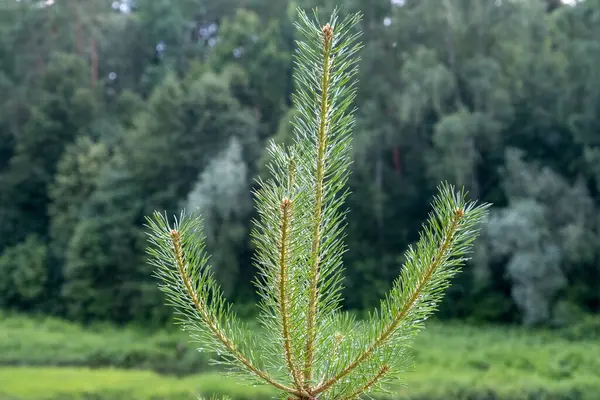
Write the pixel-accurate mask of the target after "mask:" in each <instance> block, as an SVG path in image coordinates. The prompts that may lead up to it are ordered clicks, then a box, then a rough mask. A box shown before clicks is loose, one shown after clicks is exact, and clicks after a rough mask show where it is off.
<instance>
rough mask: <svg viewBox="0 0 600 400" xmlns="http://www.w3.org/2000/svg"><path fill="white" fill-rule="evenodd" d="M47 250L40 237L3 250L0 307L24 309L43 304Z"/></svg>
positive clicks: (0, 260) (33, 237)
mask: <svg viewBox="0 0 600 400" xmlns="http://www.w3.org/2000/svg"><path fill="white" fill-rule="evenodd" d="M47 256H48V249H47V247H46V245H45V243H44V242H43V241H42V240H41V239H40V238H39V236H37V235H30V236H28V237H27V239H25V241H24V242H22V243H19V244H17V245H15V246H12V247H9V248H7V249H6V250H4V253H2V256H0V275H1V276H2V279H0V304H2V305H3V306H4V307H11V308H12V307H14V308H18V309H22V310H28V309H31V308H33V307H34V306H35V305H36V304H38V303H44V298H43V295H44V294H45V292H46V283H47V279H48V267H47Z"/></svg>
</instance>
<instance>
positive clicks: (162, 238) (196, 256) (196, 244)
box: [147, 213, 300, 394]
mask: <svg viewBox="0 0 600 400" xmlns="http://www.w3.org/2000/svg"><path fill="white" fill-rule="evenodd" d="M147 222H148V225H147V226H148V227H149V228H150V230H151V234H150V239H149V240H150V242H151V243H152V244H153V245H154V247H150V248H149V249H148V253H149V254H150V256H152V259H151V263H153V264H154V265H155V266H157V267H158V272H157V275H158V277H159V278H160V279H163V280H165V282H169V283H171V284H173V283H175V285H176V287H175V288H174V287H172V286H171V285H169V284H164V285H162V286H161V289H162V291H163V292H165V294H166V295H167V298H168V300H169V301H170V303H171V304H172V305H174V306H175V307H176V308H177V309H178V311H179V313H180V315H183V316H184V318H183V320H182V321H181V322H183V323H184V324H185V325H187V328H188V330H192V331H194V330H195V331H196V332H198V333H199V334H200V335H201V336H203V338H204V339H209V340H210V341H209V342H208V343H210V342H212V344H213V346H214V348H215V349H216V350H217V351H218V352H220V350H224V351H225V352H226V354H228V355H229V356H230V357H232V358H233V359H234V360H235V361H236V362H237V363H239V364H241V365H242V366H244V367H245V369H246V370H247V371H249V372H250V373H252V374H253V375H255V376H256V377H258V378H260V379H262V380H264V381H265V382H266V383H268V384H270V385H272V386H274V387H276V388H278V389H280V390H283V391H285V392H287V393H292V394H300V392H298V391H296V390H294V389H293V388H290V387H287V386H285V385H283V384H281V383H279V382H277V381H275V379H273V378H272V377H271V376H269V374H267V373H266V372H264V371H262V370H260V369H259V368H257V367H256V366H255V365H254V364H253V363H252V361H251V360H250V359H248V358H247V357H246V356H244V355H243V354H242V352H241V351H240V350H239V349H238V347H237V345H236V344H235V343H234V341H233V340H232V339H231V338H230V337H229V335H228V334H227V332H226V330H225V329H224V327H223V326H222V321H225V323H229V324H232V323H234V322H235V320H236V318H235V316H234V315H232V314H231V313H230V307H229V306H228V305H225V300H224V299H223V297H222V295H221V292H220V289H219V288H218V287H217V285H216V282H215V281H214V279H213V277H212V274H211V272H210V270H209V269H208V267H207V261H208V258H207V256H206V254H205V252H204V246H203V241H204V240H203V237H202V236H201V235H202V231H201V225H200V219H199V218H191V219H189V218H187V217H186V216H185V214H183V213H182V215H181V217H180V219H179V221H178V222H176V225H175V227H174V228H173V229H171V228H170V227H169V224H168V221H167V219H166V217H164V216H163V215H161V214H160V213H155V214H154V219H153V220H152V219H150V218H148V219H147ZM188 246H189V247H190V257H189V258H186V254H185V251H184V247H188ZM172 267H174V268H172ZM165 278H166V279H165ZM198 290H200V295H199V294H198ZM209 299H211V300H212V302H211V303H210V304H209ZM190 311H192V313H191V315H190ZM190 316H193V317H196V318H190ZM195 319H198V320H200V321H202V325H197V324H196V323H195V322H196V321H195Z"/></svg>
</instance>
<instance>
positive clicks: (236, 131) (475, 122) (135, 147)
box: [0, 0, 600, 324]
mask: <svg viewBox="0 0 600 400" xmlns="http://www.w3.org/2000/svg"><path fill="white" fill-rule="evenodd" d="M296 6H300V7H302V8H305V9H310V8H314V7H319V9H320V10H323V11H324V12H323V14H324V15H326V14H328V12H329V11H331V10H332V9H333V8H334V7H335V6H340V7H341V11H342V13H348V12H354V11H358V10H360V11H362V12H363V14H364V19H363V21H362V23H361V26H360V29H361V30H362V31H363V32H364V35H363V42H364V45H365V47H364V49H363V50H362V51H361V62H360V75H359V80H360V84H359V90H358V98H357V107H358V112H357V123H356V128H355V133H354V137H355V140H354V151H353V165H352V175H351V178H350V187H351V190H352V194H351V196H350V197H349V201H348V206H349V208H350V212H349V214H348V224H349V225H348V228H347V238H346V242H347V244H348V248H349V249H350V250H349V251H348V252H347V253H346V254H345V263H346V264H345V265H346V271H345V272H344V274H345V276H346V280H345V282H344V284H345V287H346V291H347V295H346V296H345V297H346V299H347V300H346V303H345V306H346V307H348V308H349V309H355V310H366V309H369V308H371V307H373V306H375V305H377V304H376V303H377V302H378V301H379V299H380V298H381V296H382V294H384V293H386V292H387V290H388V289H389V288H390V286H391V284H392V280H393V279H394V278H395V277H396V276H397V275H398V273H399V269H400V266H401V264H402V261H403V254H404V251H405V249H406V248H407V246H408V245H410V244H411V243H414V242H416V240H417V239H418V237H417V232H418V231H419V228H420V224H421V222H422V221H423V220H424V219H425V218H426V216H427V213H428V212H429V210H430V207H429V202H430V201H431V196H432V194H433V193H434V190H435V187H436V185H437V184H438V183H439V182H440V181H441V180H448V181H450V182H452V183H454V184H457V185H464V186H465V187H466V188H467V189H468V190H469V191H470V193H471V197H474V198H479V199H481V200H482V201H486V202H491V203H493V204H494V207H493V209H492V211H491V215H490V219H489V221H488V222H487V223H486V224H485V226H484V227H483V232H482V237H481V238H480V239H479V240H478V242H477V246H476V254H475V257H474V258H473V259H472V260H471V262H470V263H469V264H468V266H467V267H466V268H465V271H464V272H463V273H462V274H461V275H460V276H459V277H458V278H457V279H456V280H455V281H454V284H453V286H452V287H451V288H450V291H449V294H448V296H447V298H446V301H445V302H444V304H443V305H442V307H441V310H440V313H439V315H440V316H442V317H445V318H470V319H475V320H480V321H495V322H517V323H521V322H523V323H526V324H560V323H566V322H568V320H569V318H573V316H574V315H578V313H585V312H592V313H594V312H598V310H600V237H599V235H600V217H599V215H600V212H599V211H600V197H599V189H600V117H599V116H598V115H599V114H600V113H599V112H598V111H600V73H599V72H598V68H597V65H598V63H600V39H599V38H600V25H599V24H598V21H599V20H600V1H599V0H585V1H579V2H576V3H575V4H570V5H566V4H561V3H560V2H557V1H542V0H528V1H518V2H514V1H498V0H485V1H481V0H444V1H439V0H392V1H390V0H370V1H366V0H344V1H330V0H325V1H316V0H299V1H295V2H292V1H278V2H275V3H274V2H272V1H269V0H246V1H243V0H226V1H219V2H216V1H210V0H179V1H170V0H137V1H131V0H129V1H127V0H121V1H114V2H112V3H111V2H106V1H103V0H88V1H78V0H55V1H53V2H52V1H37V0H36V1H34V0H21V1H16V0H14V1H12V0H7V1H4V2H2V4H1V5H0V92H1V93H2V94H3V96H1V97H0V274H1V276H2V279H0V306H1V307H4V308H8V309H15V310H19V311H24V312H41V313H53V314H58V315H62V316H65V317H67V318H70V319H74V320H79V321H90V320H98V319H101V320H111V321H116V322H128V321H133V320H136V321H143V322H161V321H164V320H165V319H167V318H169V314H168V311H167V309H166V308H165V307H164V305H163V303H164V298H163V297H162V295H161V294H160V292H159V291H158V289H157V287H156V281H155V279H154V278H153V277H152V268H151V267H150V266H149V265H148V264H147V263H146V256H145V253H144V248H145V246H146V237H145V233H144V226H143V224H144V217H145V216H147V215H150V214H151V213H152V212H153V211H154V210H161V211H164V212H166V213H167V214H170V215H173V214H178V213H179V211H180V209H182V208H185V209H196V208H200V209H201V211H202V214H203V215H204V219H205V225H206V234H207V245H208V247H209V249H210V251H211V253H212V254H213V257H212V264H213V265H214V268H215V272H216V276H217V277H218V279H219V280H220V282H222V284H223V288H224V291H225V294H226V295H227V296H228V297H229V298H231V299H232V300H234V301H235V302H236V304H237V305H238V307H239V309H240V311H241V312H242V313H244V312H252V310H251V309H248V307H246V306H244V305H245V304H247V303H254V301H255V294H254V288H253V286H252V283H251V281H252V280H253V277H254V275H255V273H256V271H255V269H254V267H253V266H252V254H253V251H254V249H253V248H252V243H251V241H250V239H249V238H250V235H249V233H250V232H249V231H250V229H251V223H250V221H251V220H252V218H254V217H255V215H254V211H253V207H252V201H253V199H252V189H253V188H254V187H255V183H254V179H255V178H256V177H257V176H259V175H260V176H265V175H266V174H268V173H269V171H268V170H267V169H266V167H265V165H266V164H267V161H268V153H267V152H265V150H264V149H265V147H266V146H267V144H268V142H269V141H270V140H275V141H276V142H278V143H289V141H290V140H291V137H292V135H291V124H290V120H291V118H292V117H293V111H292V109H291V97H290V93H291V91H292V80H291V71H292V67H293V63H294V60H293V56H292V53H293V50H294V47H295V43H294V40H295V37H294V35H295V33H294V27H293V22H292V21H294V19H295V16H294V10H295V8H296Z"/></svg>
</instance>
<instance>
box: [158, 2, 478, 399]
mask: <svg viewBox="0 0 600 400" xmlns="http://www.w3.org/2000/svg"><path fill="white" fill-rule="evenodd" d="M315 16H316V17H317V20H318V15H316V13H315ZM359 21H360V15H359V14H355V15H350V16H348V17H347V18H346V19H344V20H338V15H337V12H336V11H334V12H333V14H332V16H331V19H330V21H329V22H328V23H327V24H326V25H324V26H319V25H318V22H314V21H311V20H310V19H308V17H307V15H306V14H305V13H304V12H302V11H299V22H298V24H297V29H298V32H299V34H300V37H301V39H300V40H299V41H298V50H297V53H296V69H295V84H296V92H295V93H294V106H295V108H296V111H297V114H296V117H295V119H294V121H293V122H292V125H293V127H294V130H293V131H294V134H295V140H294V143H293V145H291V146H288V147H287V148H282V147H281V146H278V145H276V144H275V143H272V145H271V147H270V149H269V151H270V153H271V157H272V161H271V163H270V164H269V170H270V171H271V173H272V176H271V177H270V178H269V179H268V180H261V179H259V180H258V189H257V190H256V203H257V206H256V208H257V213H258V218H257V220H256V221H255V222H254V225H255V229H254V230H253V232H252V237H253V240H254V244H255V246H256V249H257V251H256V256H255V259H256V265H257V268H258V270H259V276H260V277H259V279H258V280H257V282H256V284H257V290H258V293H259V295H260V297H261V303H260V308H261V314H260V317H259V320H260V322H261V324H262V326H263V328H264V329H265V332H266V336H265V337H260V338H257V337H255V335H253V334H252V332H251V331H248V329H247V328H246V327H245V326H244V325H243V324H242V323H241V322H240V321H239V320H238V318H237V317H236V316H235V314H234V313H233V312H232V309H231V306H230V305H229V304H228V303H227V301H226V300H225V298H224V296H223V292H222V289H221V286H220V285H219V284H218V283H217V280H216V279H215V277H214V272H213V270H212V268H211V267H210V265H209V256H208V253H207V251H206V244H207V242H208V241H207V240H206V237H205V233H204V227H203V223H202V219H201V217H200V216H198V215H191V216H187V215H186V214H185V213H182V214H181V217H180V218H179V219H177V220H176V221H175V223H174V225H173V226H171V224H170V222H169V220H168V218H167V217H166V216H164V215H162V214H161V213H158V212H155V214H154V217H153V218H148V227H149V231H150V232H149V236H150V238H149V241H150V246H149V249H148V254H149V256H150V263H151V264H152V265H153V266H155V267H156V268H157V272H156V274H157V276H158V278H159V279H160V288H161V290H162V291H163V292H164V293H165V294H166V296H167V301H168V302H169V304H170V305H172V306H173V307H174V308H175V310H176V313H177V315H178V319H179V321H180V323H181V324H182V325H183V327H184V330H186V331H188V332H190V334H191V335H192V337H193V338H194V340H195V341H196V342H197V343H198V344H199V345H200V346H201V348H200V350H201V351H202V350H207V351H210V352H214V353H217V355H219V359H218V362H219V363H222V364H224V365H226V366H228V367H230V368H232V369H234V370H235V371H236V372H240V373H245V374H246V376H248V377H250V378H253V380H254V381H256V382H258V383H266V384H268V385H271V386H272V387H274V388H275V389H277V390H278V391H279V392H280V393H281V395H282V396H284V395H290V396H294V397H295V398H297V399H312V398H315V397H316V396H318V397H319V398H324V399H325V398H331V399H333V398H335V399H354V398H357V397H359V396H361V395H362V394H363V393H369V392H371V391H377V390H378V389H382V388H384V387H386V386H387V385H388V384H390V383H392V382H395V380H396V379H397V378H398V377H399V375H400V373H401V372H403V371H404V368H405V367H406V361H407V360H406V358H405V357H403V356H402V354H403V353H405V351H406V349H407V345H408V343H409V342H408V339H411V338H412V337H413V336H414V335H415V334H416V333H417V332H418V331H420V330H421V328H422V327H423V322H424V321H425V320H426V319H427V318H428V317H429V316H430V315H431V314H432V312H433V311H434V310H435V309H436V307H437V305H438V303H439V302H440V300H441V298H442V294H443V291H444V289H446V288H447V287H448V286H449V281H450V278H452V277H453V276H454V275H455V274H456V273H457V272H458V271H459V269H460V267H461V265H462V264H463V263H464V261H465V260H466V259H467V257H468V255H469V253H470V250H471V247H472V242H473V241H474V239H475V238H476V236H477V234H478V227H477V225H478V224H479V223H480V222H481V220H482V219H483V218H484V216H485V214H486V210H487V208H488V206H487V205H482V206H479V205H476V204H475V203H473V202H469V201H467V200H466V196H465V194H464V193H456V192H455V190H454V188H453V187H452V186H450V185H442V186H441V187H440V189H439V193H438V196H436V198H435V200H434V202H433V204H432V206H433V212H432V213H431V214H430V216H429V220H428V222H427V224H425V225H424V226H423V232H422V234H421V236H420V239H419V241H418V242H417V244H416V245H415V246H414V247H409V249H408V251H407V252H406V255H405V261H404V265H403V268H402V271H401V272H400V276H399V278H398V279H397V280H396V281H395V283H394V285H393V287H392V289H391V291H390V292H389V293H388V294H387V295H386V297H385V299H384V300H383V301H382V302H381V307H380V309H379V310H377V311H376V312H374V313H373V314H371V316H370V318H369V319H368V320H367V321H364V322H357V321H356V320H354V319H353V318H352V317H350V316H348V315H347V314H345V313H342V312H340V308H341V291H342V285H341V283H342V275H341V272H342V255H343V253H344V252H345V251H346V247H345V245H344V243H343V241H342V239H343V227H344V225H345V221H344V220H345V211H344V210H343V209H342V205H343V203H344V200H345V199H346V197H347V195H348V193H349V192H348V190H347V189H346V188H345V185H346V183H347V180H348V176H349V172H350V170H349V164H350V143H351V131H352V128H353V126H354V116H353V110H352V103H353V101H354V99H355V96H356V84H355V82H354V76H355V75H356V72H357V66H356V63H357V53H358V51H359V49H360V47H361V46H360V44H358V43H357V39H358V37H359V36H360V32H356V31H355V30H354V27H355V26H356V24H357V23H358V22H359ZM213 175H215V174H213ZM208 243H209V242H208ZM332 355H333V356H332Z"/></svg>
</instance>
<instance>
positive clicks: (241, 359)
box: [170, 229, 300, 396]
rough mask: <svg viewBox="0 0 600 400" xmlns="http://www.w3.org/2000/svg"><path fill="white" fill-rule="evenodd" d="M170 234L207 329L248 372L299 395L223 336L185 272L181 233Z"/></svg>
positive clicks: (187, 286)
mask: <svg viewBox="0 0 600 400" xmlns="http://www.w3.org/2000/svg"><path fill="white" fill-rule="evenodd" d="M170 236H171V242H172V244H173V251H174V255H175V259H176V261H177V270H178V272H179V275H180V277H181V280H182V282H183V284H184V286H185V290H186V292H187V295H188V296H189V298H190V299H191V300H192V303H193V304H194V307H195V308H196V310H198V312H200V314H201V315H202V318H204V322H205V323H206V326H208V329H210V331H211V332H212V334H213V335H214V336H215V337H216V338H217V340H219V341H220V342H221V343H222V344H223V345H224V346H225V347H226V348H227V350H229V352H230V353H231V354H232V355H233V356H234V357H235V358H236V359H237V360H238V361H239V362H240V363H242V364H243V365H244V366H245V367H246V368H247V369H248V370H249V371H250V372H252V373H253V374H255V375H256V376H258V377H259V378H261V379H263V380H264V381H265V382H267V383H269V384H270V385H272V386H274V387H276V388H278V389H281V390H283V391H286V392H288V393H292V394H294V395H297V396H298V395H300V392H298V391H297V390H295V389H293V388H290V387H287V386H285V385H283V384H281V383H279V382H277V381H275V380H274V379H273V378H272V377H271V376H269V375H268V374H267V373H266V372H264V371H261V370H260V369H258V368H257V367H256V366H254V364H252V362H251V361H250V360H248V359H247V358H246V357H245V356H244V355H243V354H242V353H240V351H239V350H238V349H237V347H236V346H235V344H234V343H233V342H231V340H229V338H227V337H226V336H225V334H224V333H223V332H222V331H221V330H220V329H219V326H218V323H217V321H215V320H214V318H212V316H211V315H210V313H209V311H208V309H207V307H206V304H205V303H204V302H203V301H202V300H201V299H200V298H199V297H198V295H197V293H196V291H195V290H194V288H193V284H192V281H191V279H190V277H189V276H188V274H187V263H186V261H185V255H184V253H183V248H182V246H181V235H180V233H179V231H177V230H175V229H173V230H172V231H171V232H170Z"/></svg>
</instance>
